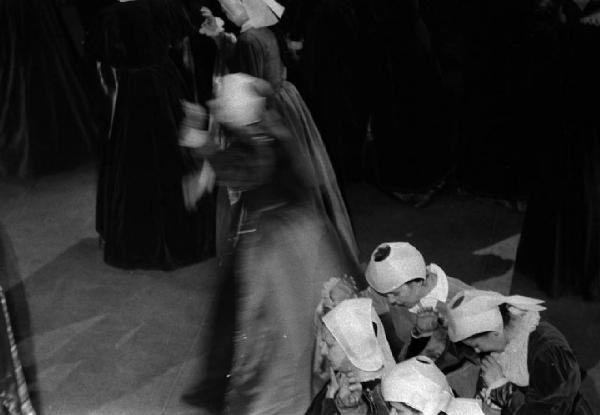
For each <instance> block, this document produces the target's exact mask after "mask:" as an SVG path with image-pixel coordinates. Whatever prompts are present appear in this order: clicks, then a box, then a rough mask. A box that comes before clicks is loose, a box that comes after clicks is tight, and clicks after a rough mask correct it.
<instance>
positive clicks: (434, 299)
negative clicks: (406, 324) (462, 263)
mask: <svg viewBox="0 0 600 415" xmlns="http://www.w3.org/2000/svg"><path fill="white" fill-rule="evenodd" d="M427 271H429V272H431V273H433V274H435V275H436V276H437V281H436V283H435V287H433V289H432V290H431V291H429V293H427V295H426V296H425V297H423V298H421V300H419V302H418V303H417V305H415V306H414V307H412V308H411V309H409V310H408V311H410V312H411V313H417V312H418V311H419V310H422V309H424V308H433V309H436V308H437V305H438V302H441V303H445V302H446V301H448V289H449V288H448V277H447V276H446V273H445V272H444V270H443V269H441V268H440V267H439V266H437V265H436V264H430V265H429V266H428V267H427Z"/></svg>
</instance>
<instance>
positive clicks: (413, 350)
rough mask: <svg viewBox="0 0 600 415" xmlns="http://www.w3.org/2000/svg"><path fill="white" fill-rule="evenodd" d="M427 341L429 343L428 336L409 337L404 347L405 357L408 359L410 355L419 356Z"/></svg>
mask: <svg viewBox="0 0 600 415" xmlns="http://www.w3.org/2000/svg"><path fill="white" fill-rule="evenodd" d="M427 343H429V337H420V338H415V337H411V338H410V342H409V343H408V348H407V349H406V358H407V359H410V358H411V357H415V356H419V355H420V354H421V353H422V352H423V350H425V347H426V346H427Z"/></svg>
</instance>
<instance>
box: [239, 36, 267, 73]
mask: <svg viewBox="0 0 600 415" xmlns="http://www.w3.org/2000/svg"><path fill="white" fill-rule="evenodd" d="M261 48H262V44H261V43H260V42H259V41H258V39H257V38H256V37H255V36H254V35H253V34H250V33H244V34H242V35H241V36H240V37H239V39H238V42H237V44H236V47H235V49H236V50H235V67H236V70H237V71H239V72H243V73H246V74H248V75H251V76H254V77H256V78H261V79H264V65H265V62H264V56H265V53H264V52H263V51H262V50H261Z"/></svg>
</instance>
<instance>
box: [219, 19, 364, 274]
mask: <svg viewBox="0 0 600 415" xmlns="http://www.w3.org/2000/svg"><path fill="white" fill-rule="evenodd" d="M230 69H231V71H232V72H243V73H247V74H249V75H252V76H255V77H257V78H261V79H264V80H266V81H268V82H269V83H270V84H271V86H272V87H273V89H274V91H275V92H274V94H273V95H272V96H271V97H270V99H269V105H270V106H271V107H272V108H273V109H274V110H275V111H277V113H279V114H280V115H281V118H282V120H283V122H284V124H285V125H286V127H287V128H288V129H289V130H290V131H291V134H292V137H294V139H295V140H297V141H298V144H299V147H298V149H299V150H300V152H301V154H300V155H299V157H300V159H302V160H303V162H304V163H308V164H307V166H306V167H308V169H307V170H306V171H307V174H310V175H311V176H312V177H311V182H312V183H313V185H314V186H315V189H314V192H315V194H317V195H318V198H317V200H318V202H319V204H320V206H321V209H322V210H323V211H324V212H325V213H326V215H327V216H328V217H329V219H330V220H331V222H332V223H333V225H334V227H335V229H336V230H337V233H338V236H339V239H340V243H342V244H343V245H344V249H345V252H347V256H348V259H349V261H352V262H357V258H358V247H357V244H356V240H355V237H354V231H353V229H352V224H351V221H350V217H349V215H348V211H347V209H346V205H345V202H344V200H343V198H342V195H341V192H340V190H339V187H338V184H337V178H336V176H335V172H334V170H333V167H332V166H331V161H330V160H329V156H328V154H327V150H326V149H325V146H324V144H323V141H322V139H321V135H320V133H319V131H318V130H317V127H316V125H315V123H314V121H313V118H312V115H311V114H310V112H309V110H308V108H307V107H306V104H305V103H304V100H303V99H302V97H301V96H300V94H299V92H298V90H297V89H296V87H295V86H294V85H293V84H291V83H290V82H288V81H286V68H285V66H284V63H283V61H282V58H281V53H280V48H279V42H278V40H277V37H276V35H275V34H274V32H273V31H272V30H271V29H269V28H267V27H263V28H259V29H255V28H250V29H248V30H245V31H242V33H241V34H240V36H239V38H238V42H237V44H236V46H235V51H234V53H233V57H232V59H231V61H230ZM349 272H351V271H349Z"/></svg>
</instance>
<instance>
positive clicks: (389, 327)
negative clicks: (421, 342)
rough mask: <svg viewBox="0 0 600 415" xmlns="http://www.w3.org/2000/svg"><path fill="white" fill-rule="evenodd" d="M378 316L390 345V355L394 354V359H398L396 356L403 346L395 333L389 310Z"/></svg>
mask: <svg viewBox="0 0 600 415" xmlns="http://www.w3.org/2000/svg"><path fill="white" fill-rule="evenodd" d="M379 318H380V320H381V324H383V328H384V330H385V337H386V338H387V341H388V343H389V345H390V350H391V351H392V355H393V356H394V359H395V360H396V361H398V357H399V356H400V353H402V349H403V348H404V342H403V341H402V340H401V339H400V337H398V335H397V334H396V329H395V327H394V320H393V318H392V315H391V314H390V313H389V312H388V313H383V314H380V315H379ZM409 347H410V346H409ZM423 347H424V346H423Z"/></svg>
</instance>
